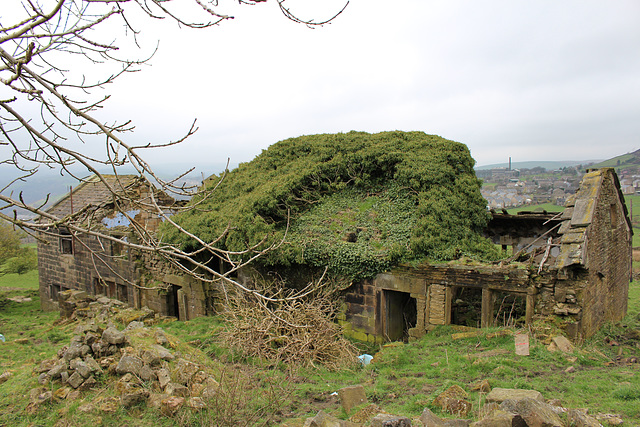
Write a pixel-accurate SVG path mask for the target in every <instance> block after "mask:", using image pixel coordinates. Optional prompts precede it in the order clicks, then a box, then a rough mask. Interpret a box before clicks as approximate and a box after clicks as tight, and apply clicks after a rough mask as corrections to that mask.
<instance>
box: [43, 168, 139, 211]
mask: <svg viewBox="0 0 640 427" xmlns="http://www.w3.org/2000/svg"><path fill="white" fill-rule="evenodd" d="M102 178H103V179H104V181H105V182H106V183H107V184H108V185H109V186H110V187H111V188H113V190H114V191H115V192H116V193H124V192H125V191H126V190H127V189H129V188H131V187H132V186H133V185H134V184H135V183H136V182H137V181H138V176H137V175H102ZM112 201H113V195H112V193H111V191H110V190H109V188H107V186H106V185H105V183H104V182H103V181H101V180H100V178H99V177H98V176H97V175H93V176H91V177H89V178H86V179H84V180H83V182H82V183H81V184H80V185H78V186H77V187H75V188H74V189H73V190H72V191H71V192H70V193H69V194H67V195H66V196H64V197H63V198H62V199H60V200H58V201H57V202H56V203H54V204H53V205H52V206H51V207H50V208H48V209H47V212H48V213H50V214H52V215H55V216H57V217H59V218H60V217H64V216H65V215H69V214H71V213H73V212H77V211H78V210H80V209H82V208H83V207H85V206H89V205H91V206H101V205H103V204H106V203H111V202H112Z"/></svg>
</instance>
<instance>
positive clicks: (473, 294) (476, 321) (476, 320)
mask: <svg viewBox="0 0 640 427" xmlns="http://www.w3.org/2000/svg"><path fill="white" fill-rule="evenodd" d="M451 323H452V324H454V325H462V326H470V327H472V328H480V327H481V324H482V289H481V288H467V287H455V288H453V295H452V302H451Z"/></svg>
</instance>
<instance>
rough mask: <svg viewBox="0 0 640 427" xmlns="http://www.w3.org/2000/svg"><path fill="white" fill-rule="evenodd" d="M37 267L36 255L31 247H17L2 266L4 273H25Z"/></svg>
mask: <svg viewBox="0 0 640 427" xmlns="http://www.w3.org/2000/svg"><path fill="white" fill-rule="evenodd" d="M36 268H38V255H37V253H36V251H35V249H33V248H19V250H18V251H17V254H16V256H14V257H12V258H9V259H8V260H7V261H6V262H5V263H4V265H3V266H2V272H3V273H4V274H25V273H28V272H29V271H31V270H35V269H36Z"/></svg>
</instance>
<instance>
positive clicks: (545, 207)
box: [507, 203, 564, 215]
mask: <svg viewBox="0 0 640 427" xmlns="http://www.w3.org/2000/svg"><path fill="white" fill-rule="evenodd" d="M563 210H564V207H563V206H558V205H554V204H552V203H543V204H540V205H525V206H518V207H517V208H511V209H507V211H508V212H509V213H510V214H512V215H514V214H517V213H518V212H523V211H527V212H535V211H547V212H562V211H563Z"/></svg>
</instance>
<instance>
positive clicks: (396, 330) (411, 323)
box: [384, 290, 418, 341]
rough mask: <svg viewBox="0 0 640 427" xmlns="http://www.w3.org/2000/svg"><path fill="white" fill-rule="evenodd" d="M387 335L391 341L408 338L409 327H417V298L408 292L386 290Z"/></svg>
mask: <svg viewBox="0 0 640 427" xmlns="http://www.w3.org/2000/svg"><path fill="white" fill-rule="evenodd" d="M384 300H385V311H386V313H387V315H386V324H385V331H384V332H385V336H386V338H387V339H388V340H390V341H399V340H407V339H408V338H409V329H411V328H415V327H416V322H417V313H418V311H417V308H416V299H415V298H411V295H410V294H408V293H406V292H398V291H388V290H385V291H384Z"/></svg>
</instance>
